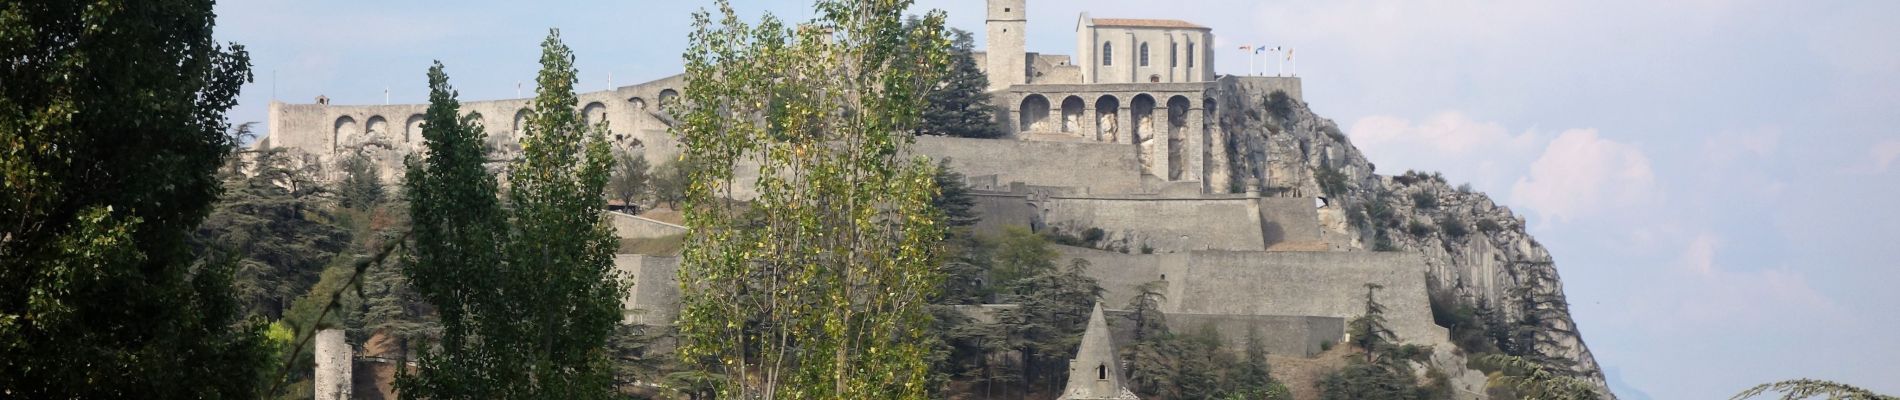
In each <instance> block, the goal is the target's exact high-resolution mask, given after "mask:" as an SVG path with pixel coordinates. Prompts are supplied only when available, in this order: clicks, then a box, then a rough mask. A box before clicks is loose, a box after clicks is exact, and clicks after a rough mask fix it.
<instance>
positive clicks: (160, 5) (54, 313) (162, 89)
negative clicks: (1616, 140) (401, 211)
mask: <svg viewBox="0 0 1900 400" xmlns="http://www.w3.org/2000/svg"><path fill="white" fill-rule="evenodd" d="M213 25H214V14H213V4H212V2H211V1H163V0H160V1H124V0H22V1H11V2H7V3H6V4H4V5H0V82H5V83H4V84H0V210H5V211H4V212H0V354H5V356H4V357H0V393H6V394H7V395H6V396H7V397H17V398H122V397H128V396H137V397H144V398H159V399H168V398H244V397H253V396H256V395H257V394H258V393H259V388H260V385H259V384H260V383H261V382H262V380H260V379H259V376H260V374H259V373H258V372H257V371H260V370H263V369H265V366H264V365H265V364H264V361H265V360H264V357H265V356H266V354H267V349H266V343H265V339H264V336H263V328H264V325H263V324H261V323H246V322H243V321H241V320H240V319H239V315H240V314H239V311H240V310H239V308H238V303H237V302H236V301H235V299H234V298H233V296H232V275H233V269H234V268H235V264H236V263H234V262H231V261H230V260H228V259H223V258H222V257H215V258H212V259H208V260H207V259H200V258H199V255H198V254H194V252H193V250H192V246H191V243H190V240H191V237H192V232H193V231H194V230H195V229H196V228H197V226H198V224H199V223H200V222H201V221H203V220H204V218H205V216H206V214H207V213H209V212H210V211H211V209H212V205H213V202H214V201H216V199H217V198H218V196H219V194H220V192H221V189H220V185H219V180H218V177H217V176H216V172H217V170H218V168H219V166H220V165H221V164H223V161H224V159H225V157H226V156H227V155H228V154H229V153H230V150H231V148H232V147H233V146H234V145H235V144H236V139H235V138H234V137H232V136H230V135H228V134H227V132H229V128H230V124H229V123H228V122H227V121H226V120H225V112H226V111H228V110H230V109H231V107H232V106H233V105H235V104H236V98H237V94H238V91H239V89H240V88H241V86H242V85H243V84H244V83H245V82H248V81H250V79H251V72H250V57H249V55H248V54H247V53H246V52H245V51H244V48H243V47H242V46H238V45H231V46H230V47H228V48H227V47H224V46H221V45H219V44H217V43H216V42H214V41H213V39H212V38H213V36H214V35H213V29H212V28H213Z"/></svg>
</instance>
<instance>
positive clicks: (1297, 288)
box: [1057, 246, 1446, 344]
mask: <svg viewBox="0 0 1900 400" xmlns="http://www.w3.org/2000/svg"><path fill="white" fill-rule="evenodd" d="M1057 249H1058V251H1060V252H1061V253H1062V254H1063V257H1064V258H1065V259H1067V258H1081V259H1085V260H1088V261H1089V265H1090V266H1089V275H1090V276H1093V277H1095V278H1096V279H1098V280H1100V281H1101V284H1102V288H1103V289H1106V292H1105V293H1104V294H1103V298H1104V301H1106V302H1107V303H1108V304H1127V302H1128V299H1130V298H1132V297H1133V296H1134V294H1135V291H1134V288H1135V286H1136V285H1140V284H1143V283H1147V282H1152V281H1157V280H1161V281H1167V282H1168V289H1167V293H1166V295H1167V300H1166V301H1165V302H1164V303H1163V306H1162V312H1166V313H1168V314H1169V315H1175V314H1207V315H1290V316H1319V317H1332V318H1340V319H1343V320H1351V319H1352V318H1356V317H1358V316H1359V315H1361V314H1364V313H1365V294H1366V288H1365V285H1366V284H1368V283H1371V284H1377V285H1380V286H1383V287H1384V288H1383V289H1381V290H1379V291H1378V300H1379V302H1380V303H1382V304H1384V305H1385V306H1386V309H1387V311H1386V318H1387V322H1388V323H1389V325H1390V326H1391V327H1392V330H1393V331H1394V332H1395V333H1396V334H1397V335H1398V337H1399V339H1400V340H1402V341H1405V342H1409V343H1420V344H1443V343H1444V342H1445V341H1446V332H1445V329H1444V328H1441V327H1438V326H1437V325H1435V324H1433V323H1432V320H1431V315H1432V314H1431V305H1430V303H1429V301H1428V299H1427V296H1426V292H1425V279H1424V275H1425V264H1424V262H1423V261H1421V260H1419V259H1418V258H1417V256H1416V255H1413V254H1409V253H1398V252H1232V251H1194V252H1187V253H1174V254H1122V253H1116V252H1108V251H1101V250H1094V249H1086V248H1079V247H1069V246H1057Z"/></svg>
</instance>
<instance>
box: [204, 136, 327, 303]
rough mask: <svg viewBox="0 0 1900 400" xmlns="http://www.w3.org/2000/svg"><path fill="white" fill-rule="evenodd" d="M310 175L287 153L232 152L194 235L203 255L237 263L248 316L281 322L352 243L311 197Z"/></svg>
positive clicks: (240, 292)
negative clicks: (219, 193)
mask: <svg viewBox="0 0 1900 400" xmlns="http://www.w3.org/2000/svg"><path fill="white" fill-rule="evenodd" d="M249 125H250V124H245V125H243V126H241V127H240V128H239V132H240V134H242V133H243V132H246V131H248V129H246V128H247V127H248V126H249ZM306 172H310V171H309V170H304V169H299V168H294V167H292V166H291V161H290V157H289V156H287V155H286V154H285V153H284V151H283V150H282V149H267V150H257V151H249V152H243V151H241V152H234V153H233V154H232V156H231V159H230V161H229V162H227V164H226V167H225V168H224V172H222V173H220V174H219V175H220V179H221V180H222V181H223V184H224V188H225V192H224V196H223V198H221V199H219V200H218V203H217V206H216V208H215V209H214V210H213V211H212V212H211V214H210V215H209V216H208V217H206V218H205V221H204V223H202V224H199V225H198V229H197V232H195V233H194V234H193V235H192V236H193V243H194V244H195V247H196V249H197V250H196V251H197V252H198V253H199V254H209V253H222V254H227V255H229V256H230V257H233V258H234V262H236V263H237V265H236V267H237V270H236V276H235V277H234V283H235V286H236V287H235V288H236V293H237V296H238V303H239V305H240V306H241V307H243V309H244V315H247V316H259V317H263V318H266V319H271V320H275V319H278V318H282V317H283V313H284V311H285V309H288V308H289V307H290V305H291V302H292V301H294V300H296V299H297V297H298V296H302V295H303V294H304V293H305V292H307V291H309V289H310V286H311V285H315V284H316V283H317V277H318V275H319V274H321V273H322V272H323V268H324V266H325V265H328V264H329V263H330V261H331V259H332V258H335V257H336V256H337V255H338V254H340V253H342V252H343V250H344V249H345V248H347V246H348V245H349V243H350V234H349V231H347V230H345V229H344V228H343V227H342V226H340V225H339V224H338V223H337V221H336V219H335V216H334V215H331V213H330V212H329V211H328V210H327V209H326V208H325V207H321V206H319V202H318V201H317V200H318V199H317V198H316V197H315V196H310V192H309V191H310V190H312V188H316V187H318V186H314V185H312V184H311V183H310V182H312V181H313V180H314V176H311V175H306V174H305V173H306ZM286 182H288V184H286ZM300 188H301V189H300Z"/></svg>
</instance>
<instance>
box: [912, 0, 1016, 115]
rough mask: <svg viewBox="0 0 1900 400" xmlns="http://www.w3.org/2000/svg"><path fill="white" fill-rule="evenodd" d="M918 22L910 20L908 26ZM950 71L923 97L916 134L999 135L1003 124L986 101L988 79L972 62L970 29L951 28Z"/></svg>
mask: <svg viewBox="0 0 1900 400" xmlns="http://www.w3.org/2000/svg"><path fill="white" fill-rule="evenodd" d="M917 23H919V21H918V20H916V19H912V20H911V21H910V23H909V25H915V24H917ZM950 37H951V46H950V72H949V73H948V74H947V75H945V76H944V77H943V80H942V83H940V84H939V86H937V87H936V88H933V89H932V90H930V92H929V94H927V95H925V98H927V99H929V102H930V103H929V105H928V106H927V107H925V108H924V123H923V124H922V125H919V126H918V128H917V133H918V134H922V135H947V136H955V137H966V138H995V137H1001V136H1003V133H1004V131H1003V125H1002V124H1001V123H999V122H997V120H996V106H995V105H992V104H991V103H990V92H989V86H990V78H989V76H987V75H984V74H983V70H982V69H980V68H978V67H977V65H976V55H975V53H976V42H975V40H973V39H971V35H970V32H966V31H964V30H961V29H951V30H950Z"/></svg>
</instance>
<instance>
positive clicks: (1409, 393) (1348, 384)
mask: <svg viewBox="0 0 1900 400" xmlns="http://www.w3.org/2000/svg"><path fill="white" fill-rule="evenodd" d="M1379 289H1383V287H1381V286H1379V285H1377V284H1371V283H1368V284H1366V303H1365V308H1366V311H1365V313H1364V314H1362V315H1360V316H1359V317H1358V318H1354V319H1353V320H1352V321H1351V322H1348V323H1347V325H1346V332H1347V336H1349V337H1350V339H1351V341H1350V343H1351V344H1352V346H1353V347H1354V348H1356V349H1357V350H1358V351H1359V352H1360V354H1361V356H1362V357H1358V358H1353V359H1352V360H1351V361H1349V362H1348V363H1347V365H1346V367H1345V368H1342V369H1340V370H1338V371H1334V372H1333V373H1332V374H1328V375H1327V376H1325V377H1323V378H1321V379H1320V382H1319V389H1320V398H1322V399H1329V400H1330V399H1440V398H1449V386H1448V384H1435V385H1427V386H1421V385H1419V382H1418V379H1417V378H1415V375H1414V373H1413V372H1412V366H1411V364H1412V363H1415V362H1422V361H1424V360H1425V359H1427V358H1429V357H1430V356H1431V352H1432V349H1431V347H1427V346H1419V345H1412V344H1401V343H1399V342H1398V339H1397V337H1395V336H1394V335H1393V333H1392V330H1391V329H1390V328H1388V327H1386V325H1385V305H1384V304H1380V303H1379V302H1378V298H1377V293H1378V290H1379Z"/></svg>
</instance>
